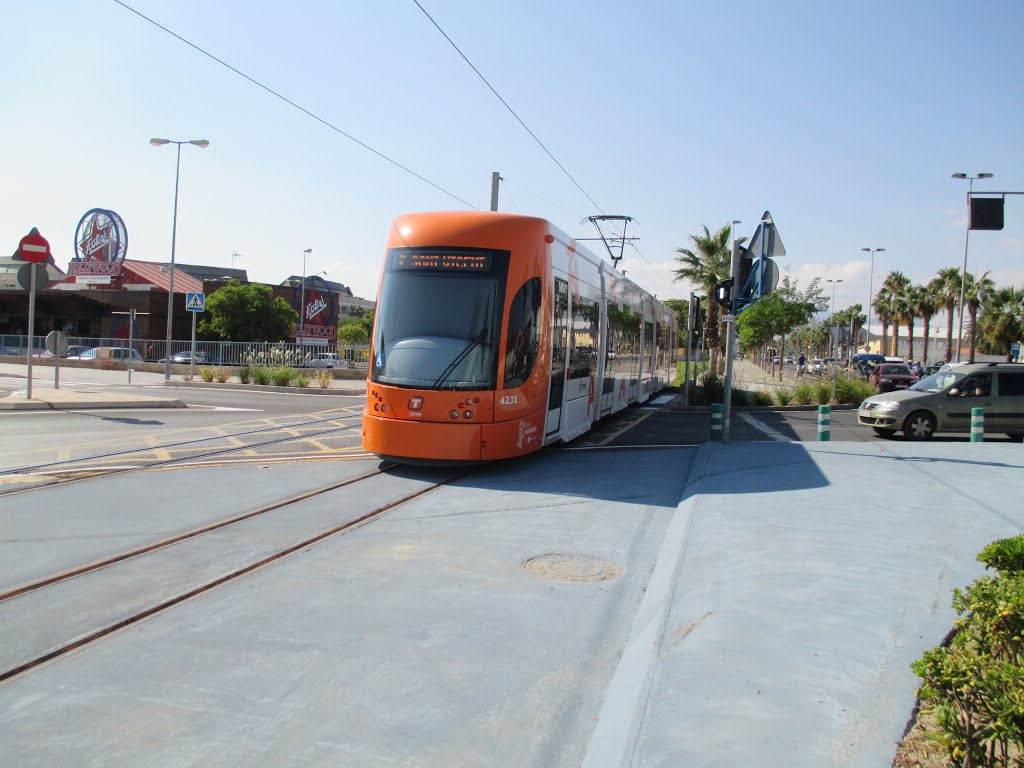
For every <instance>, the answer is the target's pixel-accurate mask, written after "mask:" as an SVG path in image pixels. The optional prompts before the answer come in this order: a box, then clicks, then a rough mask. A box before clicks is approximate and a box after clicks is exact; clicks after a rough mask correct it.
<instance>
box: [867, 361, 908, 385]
mask: <svg viewBox="0 0 1024 768" xmlns="http://www.w3.org/2000/svg"><path fill="white" fill-rule="evenodd" d="M868 383H869V384H871V386H873V387H876V388H877V389H878V391H879V392H892V391H894V390H897V389H906V388H907V387H909V386H910V385H911V384H916V383H917V376H915V375H914V372H913V371H911V370H910V366H909V365H906V364H905V363H880V364H879V365H876V366H875V369H874V370H873V371H872V372H871V375H870V376H868Z"/></svg>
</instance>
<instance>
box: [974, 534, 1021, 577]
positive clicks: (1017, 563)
mask: <svg viewBox="0 0 1024 768" xmlns="http://www.w3.org/2000/svg"><path fill="white" fill-rule="evenodd" d="M978 560H979V561H981V562H983V563H984V564H985V567H986V568H991V569H992V570H994V571H998V572H999V575H1000V576H1016V575H1017V574H1019V573H1021V572H1022V571H1024V536H1014V537H1013V538H1011V539H996V540H995V541H993V542H992V543H991V544H989V545H988V546H987V547H985V548H984V549H983V550H981V552H979V553H978Z"/></svg>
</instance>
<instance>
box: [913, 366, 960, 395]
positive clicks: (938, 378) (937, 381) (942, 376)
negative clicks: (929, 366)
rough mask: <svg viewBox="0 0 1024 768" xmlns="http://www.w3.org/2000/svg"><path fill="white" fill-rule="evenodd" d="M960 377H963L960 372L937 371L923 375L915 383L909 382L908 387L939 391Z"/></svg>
mask: <svg viewBox="0 0 1024 768" xmlns="http://www.w3.org/2000/svg"><path fill="white" fill-rule="evenodd" d="M960 378H963V374H962V373H953V372H952V371H939V372H938V373H933V374H932V375H931V376H925V377H924V378H923V379H921V380H920V381H919V382H917V383H916V384H911V385H910V388H911V389H916V390H918V391H923V392H940V391H942V390H943V389H945V388H946V387H948V386H950V385H951V384H952V383H953V382H954V381H956V380H957V379H960Z"/></svg>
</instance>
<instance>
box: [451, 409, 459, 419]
mask: <svg viewBox="0 0 1024 768" xmlns="http://www.w3.org/2000/svg"><path fill="white" fill-rule="evenodd" d="M449 415H450V416H451V417H452V418H453V419H457V418H459V412H458V411H455V410H453V411H452V412H451V414H449Z"/></svg>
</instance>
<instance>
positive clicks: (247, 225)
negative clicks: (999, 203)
mask: <svg viewBox="0 0 1024 768" xmlns="http://www.w3.org/2000/svg"><path fill="white" fill-rule="evenodd" d="M126 1H127V2H129V4H130V5H132V6H133V7H135V8H136V9H137V10H139V11H140V12H142V13H144V14H146V15H147V16H150V17H152V18H153V19H155V20H156V21H158V22H160V23H161V24H163V25H165V26H167V27H169V28H170V29H172V30H173V31H175V32H176V33H178V34H179V35H181V36H182V37H185V38H187V39H188V40H190V41H192V42H193V43H195V44H196V45H198V46H200V47H203V48H205V49H206V50H208V51H210V52H211V53H213V54H214V55H216V56H218V57H220V58H221V59H224V60H225V61H227V62H229V63H231V64H232V65H233V66H235V67H237V68H238V69H240V70H242V71H244V72H245V73H247V74H248V75H250V76H251V77H253V78H255V79H257V80H260V81H261V82H263V83H265V84H266V85H267V86H269V87H271V88H273V89H274V90H276V91H278V92H279V93H281V94H283V95H285V96H287V97H288V98H289V99H291V100H293V101H295V102H296V103H298V104H300V105H302V106H303V107H305V108H306V109H308V110H309V111H311V112H313V113H315V114H316V115H318V116H320V117H322V118H323V119H325V120H327V121H329V122H331V123H333V124H334V125H335V126H337V127H338V128H340V129H342V130H344V131H346V132H348V133H350V134H351V135H353V136H355V137H357V138H358V139H360V140H361V141H363V142H365V143H366V144H369V145H370V146H372V147H373V148H375V149H376V150H378V151H379V152H381V153H383V154H386V155H388V156H390V157H391V158H394V159H395V160H396V161H398V162H400V163H402V164H403V165H405V166H407V167H409V168H411V169H412V170H414V171H416V172H417V173H418V174H420V175H422V176H424V177H426V178H427V179H429V180H430V181H432V182H433V183H435V184H437V185H438V186H440V187H442V188H444V189H445V190H448V191H450V192H451V193H452V194H454V195H456V196H457V197H460V198H462V199H464V200H466V201H469V202H470V203H472V204H473V205H475V206H477V207H479V208H481V209H486V208H487V207H488V205H489V194H490V174H491V171H495V170H497V171H500V172H501V173H502V176H503V177H504V178H505V179H506V183H505V184H504V185H503V187H502V190H501V208H502V210H509V211H513V212H515V211H519V212H522V213H528V214H532V215H539V216H543V217H545V218H549V219H551V220H552V221H553V222H554V223H555V224H556V225H557V226H559V227H560V228H561V229H563V230H565V231H567V232H569V233H570V234H572V235H576V236H581V237H589V236H593V232H592V230H590V229H589V225H586V226H581V225H580V220H581V219H582V218H583V217H585V216H587V215H590V214H593V213H596V211H595V210H594V208H593V206H592V205H591V203H590V202H589V201H588V200H587V198H586V197H585V196H584V195H583V194H582V193H581V192H580V191H579V190H578V189H577V188H576V187H575V186H574V185H573V183H572V182H571V181H570V180H569V179H568V178H567V177H566V176H565V175H564V174H563V173H562V172H561V171H560V170H559V169H558V167H557V166H556V165H555V164H554V163H553V162H552V161H551V159H550V158H549V157H548V156H547V155H546V154H544V152H543V151H542V150H541V149H540V147H539V146H538V145H537V144H536V143H535V142H534V140H533V139H532V138H531V137H530V136H529V135H528V134H527V133H526V132H525V131H524V130H523V128H522V127H521V126H520V125H519V124H518V123H517V122H516V121H515V120H514V118H513V117H512V116H511V115H510V114H509V113H508V112H507V111H506V109H505V107H503V106H502V104H501V103H500V102H499V101H498V100H497V99H496V98H495V97H494V95H493V94H492V93H491V92H490V91H489V90H488V89H487V88H486V86H485V85H484V84H483V83H482V82H481V81H480V80H479V79H478V78H477V76H476V75H475V74H474V73H473V71H472V70H471V69H470V68H469V67H468V66H467V65H466V64H465V62H464V61H463V60H462V59H461V58H459V56H458V54H457V53H456V52H455V50H454V49H453V48H452V47H451V46H450V45H449V43H448V42H447V41H446V40H445V39H444V38H443V37H442V36H441V34H440V33H439V32H438V31H437V30H436V29H435V28H434V26H433V25H432V24H431V23H430V21H429V20H428V19H427V18H426V16H424V14H423V13H422V12H421V11H420V9H419V8H417V6H416V5H415V3H413V2H412V0H390V1H389V2H303V1H302V0H297V1H296V2H294V3H289V4H282V3H276V2H275V3H270V2H265V1H264V0H247V1H246V2H241V1H237V0H218V2H215V3H214V2H200V1H199V0H173V1H171V0H126ZM421 2H422V3H423V5H424V7H425V8H426V9H427V10H428V11H429V12H430V13H431V15H432V16H433V17H434V18H435V19H436V21H437V22H438V23H439V24H440V25H441V26H442V27H443V28H444V30H445V31H446V32H447V33H448V35H450V36H451V37H452V39H453V40H454V41H455V42H456V43H457V44H458V45H459V46H460V47H461V48H462V50H463V52H464V53H465V54H466V56H468V57H469V59H470V60H471V61H472V62H473V63H474V64H475V65H476V67H477V68H478V69H479V70H480V71H481V72H482V73H483V74H484V76H485V77H487V78H488V80H489V81H490V82H491V84H492V85H493V86H494V87H495V88H496V89H497V90H498V92H499V93H501V95H502V96H503V97H504V98H505V100H506V101H507V102H508V103H509V104H510V105H511V106H512V107H513V108H514V109H515V110H516V111H517V113H518V114H519V115H520V117H522V119H523V120H524V121H525V122H526V124H527V125H529V126H530V128H531V129H532V130H533V132H534V133H535V134H537V136H538V137H539V138H540V139H541V140H542V141H543V142H544V144H545V145H546V146H547V147H548V148H549V149H550V150H551V152H552V153H553V154H554V155H555V157H557V158H558V159H559V161H560V162H561V163H562V165H564V166H565V168H566V169H568V171H569V172H570V173H571V174H572V175H573V177H574V178H575V179H576V181H577V182H578V183H579V185H580V186H581V187H582V188H583V189H584V190H586V192H587V194H588V195H589V196H590V197H591V198H593V200H594V201H595V202H596V203H597V204H598V205H599V206H600V207H601V209H603V211H604V212H606V213H624V214H628V215H631V216H633V217H635V218H636V219H637V220H638V221H639V227H638V229H637V230H636V232H635V234H638V235H639V236H640V238H641V239H640V241H639V248H640V252H641V253H642V255H643V258H641V257H640V256H638V255H637V254H636V253H635V252H633V253H631V252H630V251H629V250H627V256H626V259H625V261H624V262H623V266H624V267H625V268H626V269H627V270H628V274H629V275H630V277H632V278H634V279H636V280H637V281H638V282H639V283H641V285H643V286H644V287H645V288H647V289H648V290H650V291H652V292H655V293H657V294H658V296H659V297H661V298H678V297H686V296H687V295H688V292H689V286H686V285H684V284H681V283H673V282H672V269H673V266H674V255H675V254H674V249H675V248H677V247H679V246H683V245H687V244H688V242H687V241H688V236H689V235H690V234H691V233H695V232H699V231H700V229H701V227H702V226H703V225H705V224H706V225H707V226H708V227H710V228H711V229H712V230H713V229H715V228H717V227H718V226H720V225H722V224H724V223H726V222H727V221H729V220H731V219H740V220H742V221H743V223H742V224H741V225H739V227H738V230H739V232H740V234H743V235H749V234H750V233H751V231H752V230H753V227H754V224H755V223H756V221H757V219H758V218H759V217H760V215H761V212H762V211H764V210H766V209H767V210H770V211H771V212H772V214H773V216H774V218H775V221H776V223H777V225H778V228H779V233H780V235H781V237H782V240H783V242H784V243H785V245H786V248H787V250H788V253H789V255H788V256H787V258H786V259H784V260H783V261H782V265H783V266H784V267H787V268H788V269H789V270H790V271H791V273H792V275H793V276H794V277H796V278H798V279H799V281H800V284H801V285H802V286H806V284H807V283H808V281H809V280H810V279H811V278H812V277H815V276H820V277H821V278H822V279H823V280H825V279H828V278H831V279H834V280H842V281H843V282H842V283H839V284H837V291H836V305H837V308H842V307H845V306H847V305H849V304H850V303H853V302H861V303H864V302H866V301H867V296H868V274H869V268H868V259H867V258H866V257H867V254H864V253H862V252H861V250H860V249H861V248H862V247H883V248H885V249H886V252H885V253H883V254H879V256H878V257H877V258H876V264H875V279H874V284H875V287H876V289H877V287H878V285H879V283H880V282H881V280H882V279H883V278H884V276H885V273H886V272H888V271H889V270H892V269H899V270H901V271H903V272H904V273H905V274H907V275H908V276H909V277H910V278H911V279H913V280H915V281H917V282H923V281H926V280H928V279H929V278H931V277H932V276H933V275H934V273H935V271H936V270H937V269H939V268H941V267H945V266H960V265H961V263H962V261H963V255H964V231H965V226H966V207H965V193H966V191H967V183H966V182H962V181H955V180H952V179H951V178H950V174H952V173H953V172H956V171H965V172H967V173H971V174H974V173H977V172H979V171H989V172H992V173H994V174H995V178H994V179H992V180H990V181H984V182H980V183H978V184H976V186H975V188H976V190H984V189H994V190H1017V191H1024V149H1022V128H1024V85H1022V83H1024V46H1022V45H1021V43H1020V33H1021V30H1024V3H1021V2H1020V1H1019V0H1006V1H1002V0H979V1H978V2H971V3H964V2H951V1H948V0H928V1H927V2H925V1H921V2H909V1H908V2H902V1H901V2H891V0H890V1H889V2H884V3H883V2H864V3H856V4H839V3H826V2H821V3H819V2H810V1H808V2H786V1H785V0H783V2H779V3H763V2H720V3H709V2H690V1H688V0H687V1H684V0H680V1H679V2H637V3H623V2H605V1H604V0H559V2H550V0H521V1H520V2H516V3H503V2H467V1H466V0H421ZM0 71H2V72H3V73H4V78H3V87H2V88H0V113H2V115H3V118H4V119H3V120H2V122H0V146H2V147H3V150H2V153H0V178H2V183H0V211H2V214H0V243H6V246H5V248H6V251H5V252H12V251H13V250H14V249H15V247H16V245H17V242H18V240H19V239H20V237H21V236H22V235H24V234H25V233H26V232H27V231H28V230H29V229H30V228H31V227H32V226H37V227H39V229H40V230H41V232H42V233H43V235H45V236H46V237H47V238H48V239H49V240H50V242H51V244H52V245H53V247H54V250H55V252H56V255H57V260H58V263H59V264H61V265H62V266H64V265H66V262H67V261H68V260H69V259H70V258H71V256H72V255H73V253H72V240H73V236H74V228H75V225H76V224H77V222H78V219H79V217H80V216H81V215H82V214H83V213H84V212H85V211H86V210H87V209H89V208H92V207H104V208H111V209H113V210H115V211H117V212H118V213H120V214H121V216H122V217H123V218H124V220H125V222H126V225H127V228H128V235H129V244H128V257H129V258H135V259H141V260H147V261H162V260H166V259H168V258H169V252H170V235H171V208H172V201H173V190H174V148H173V146H165V147H161V148H154V147H151V146H150V145H149V139H150V138H151V137H154V136H158V137H166V138H171V139H191V138H205V139H208V140H209V141H210V142H211V145H210V147H209V148H208V149H205V150H203V149H197V148H195V147H184V148H183V149H182V158H181V164H182V168H181V193H180V204H179V214H178V247H177V259H178V260H179V261H181V262H185V263H196V264H209V265H222V266H231V263H232V253H240V254H241V257H240V258H239V259H238V260H237V261H236V264H237V266H239V267H244V268H246V269H247V270H249V275H250V278H251V279H255V280H261V281H266V282H271V283H275V282H280V281H281V280H283V279H284V278H285V277H287V276H288V275H291V274H297V273H299V272H301V269H302V252H303V250H304V249H306V248H312V249H313V253H312V254H311V255H310V257H309V259H308V263H307V270H308V272H309V273H314V272H317V271H320V270H326V271H327V274H328V277H329V278H330V279H333V280H337V281H340V282H343V283H345V284H347V285H350V286H351V287H352V289H353V290H354V292H355V293H356V294H357V295H361V296H363V297H365V298H371V299H372V298H374V297H375V291H376V284H377V277H378V271H379V265H380V261H381V257H382V255H383V246H384V241H385V237H386V235H387V228H388V225H389V222H390V221H391V219H392V218H394V216H396V215H397V214H400V213H403V212H407V211H416V210H439V209H452V208H464V207H465V206H463V204H462V203H460V202H458V201H457V200H456V199H454V198H452V197H449V196H448V195H446V194H444V193H442V192H439V191H437V190H436V189H434V188H433V187H431V186H429V185H427V184H425V183H423V182H422V181H420V180H419V179H417V178H415V177H413V176H411V175H409V174H407V173H405V172H404V171H401V170H399V169H397V168H395V167H394V166H393V165H391V164H389V163H387V162H385V161H384V160H382V159H380V158H379V157H377V156H376V155H374V154H372V153H371V152H369V151H367V150H366V149H364V148H362V147H360V146H358V145H357V144H355V143H353V142H352V141H350V140H349V139H346V138H345V137H344V136H341V135H339V134H338V133H336V132H334V131H332V130H331V129H329V128H327V127H325V126H324V125H322V124H321V123H318V122H316V121H315V120H313V119H311V118H310V117H308V116H307V115H304V114H302V113H301V112H299V111H297V110H295V109H294V108H292V107H290V106H288V105H287V104H285V103H283V102H281V101H280V100H278V99H276V98H274V97H272V96H270V95H269V94H267V93H266V92H265V91H263V90H261V89H259V88H257V87H256V86H254V85H253V84H251V83H250V82H247V81H246V80H244V79H242V78H240V77H239V76H238V75H236V74H234V73H233V72H231V71H229V70H227V69H225V68H224V67H222V66H221V65H219V64H217V63H216V62H214V61H212V60H211V59H209V58H207V57H206V56H203V55H202V54H200V53H198V52H197V51H195V50H194V49H192V48H189V47H188V46H187V45H185V44H183V43H182V42H180V41H178V40H176V39H174V38H173V37H171V36H169V35H168V34H167V33H165V32H163V31H161V30H160V29H158V28H156V27H155V26H153V25H151V24H149V23H148V22H146V21H144V20H143V19H141V18H139V17H138V16H136V15H135V14H133V13H131V12H130V11H128V10H126V9H125V8H123V7H121V6H120V5H118V4H117V3H115V2H113V1H112V0H74V1H71V0H49V1H48V2H29V3H14V2H8V3H5V4H4V5H3V9H2V11H0ZM1006 218H1007V227H1006V229H1005V230H1004V231H1002V232H974V233H972V235H971V244H970V253H969V262H968V269H969V271H971V272H974V273H981V272H984V271H986V270H989V271H990V272H991V275H990V276H991V277H992V278H993V279H994V280H995V281H996V283H997V284H999V285H1010V284H1014V285H1017V286H1018V287H1020V286H1024V196H1021V197H1011V198H1008V202H1007V206H1006Z"/></svg>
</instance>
